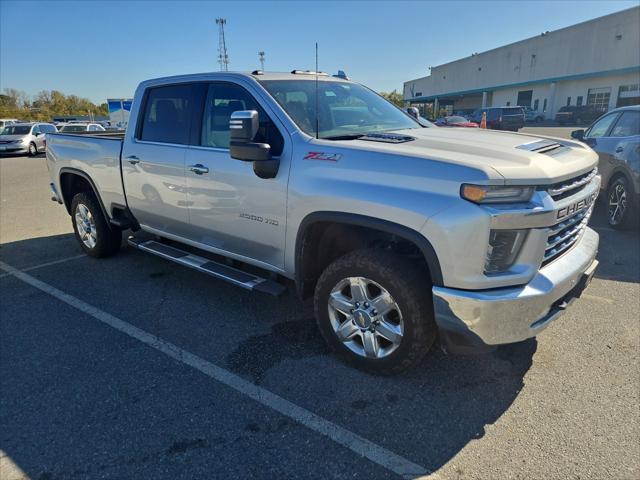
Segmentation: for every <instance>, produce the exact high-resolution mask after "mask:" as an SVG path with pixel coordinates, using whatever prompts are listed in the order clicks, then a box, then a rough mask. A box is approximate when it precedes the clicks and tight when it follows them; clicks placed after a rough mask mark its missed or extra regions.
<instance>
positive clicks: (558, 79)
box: [405, 65, 640, 102]
mask: <svg viewBox="0 0 640 480" xmlns="http://www.w3.org/2000/svg"><path fill="white" fill-rule="evenodd" d="M632 72H638V73H640V65H636V66H634V67H626V68H617V69H614V70H602V71H599V72H589V73H577V74H575V75H565V76H562V77H549V78H542V79H540V80H529V81H527V82H518V83H508V84H505V85H496V86H493V87H482V88H474V89H472V90H461V91H459V92H447V93H439V94H437V95H429V96H426V97H413V98H407V99H405V101H406V102H424V101H429V100H434V99H436V98H447V97H457V96H461V95H470V94H472V93H482V92H493V91H495V90H500V89H503V88H514V87H522V86H525V85H535V84H540V83H552V82H561V81H566V80H580V79H583V78H591V77H602V76H604V75H620V74H625V73H632Z"/></svg>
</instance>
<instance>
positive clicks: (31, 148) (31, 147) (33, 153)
mask: <svg viewBox="0 0 640 480" xmlns="http://www.w3.org/2000/svg"><path fill="white" fill-rule="evenodd" d="M36 155H38V146H37V145H36V144H35V143H33V142H31V143H30V144H29V156H30V157H35V156H36Z"/></svg>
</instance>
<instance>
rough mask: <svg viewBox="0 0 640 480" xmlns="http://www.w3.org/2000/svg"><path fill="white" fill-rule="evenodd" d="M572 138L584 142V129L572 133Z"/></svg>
mask: <svg viewBox="0 0 640 480" xmlns="http://www.w3.org/2000/svg"><path fill="white" fill-rule="evenodd" d="M571 138H575V139H576V140H582V139H583V138H584V129H583V128H581V129H580V130H574V131H573V132H571Z"/></svg>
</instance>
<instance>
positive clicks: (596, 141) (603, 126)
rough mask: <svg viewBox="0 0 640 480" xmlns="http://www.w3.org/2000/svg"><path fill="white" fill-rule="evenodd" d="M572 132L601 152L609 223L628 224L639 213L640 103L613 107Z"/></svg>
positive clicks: (634, 219) (601, 172)
mask: <svg viewBox="0 0 640 480" xmlns="http://www.w3.org/2000/svg"><path fill="white" fill-rule="evenodd" d="M571 136H572V137H573V138H575V139H578V140H582V141H583V142H584V143H586V144H587V145H589V146H590V147H591V148H593V149H594V150H595V151H596V152H598V156H599V157H600V163H599V164H598V170H599V171H600V174H601V175H602V185H601V188H602V190H603V191H604V193H605V194H604V195H603V198H604V201H605V202H606V205H607V212H608V215H607V217H608V220H609V225H611V226H612V227H614V228H628V227H631V226H633V225H637V224H638V220H639V216H640V105H634V106H630V107H621V108H616V109H615V110H611V111H610V112H608V113H607V114H605V115H603V116H602V117H600V118H599V119H598V120H596V121H595V122H594V123H593V125H591V126H590V127H589V128H588V129H587V130H586V131H585V130H574V131H573V132H572V133H571Z"/></svg>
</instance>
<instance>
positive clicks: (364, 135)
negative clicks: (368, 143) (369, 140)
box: [320, 133, 367, 140]
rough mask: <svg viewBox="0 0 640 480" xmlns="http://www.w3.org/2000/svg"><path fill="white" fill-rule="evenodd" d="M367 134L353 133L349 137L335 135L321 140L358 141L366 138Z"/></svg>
mask: <svg viewBox="0 0 640 480" xmlns="http://www.w3.org/2000/svg"><path fill="white" fill-rule="evenodd" d="M366 136H367V134H366V133H351V134H348V135H333V136H330V137H320V139H321V140H357V139H359V138H362V137H366Z"/></svg>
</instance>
